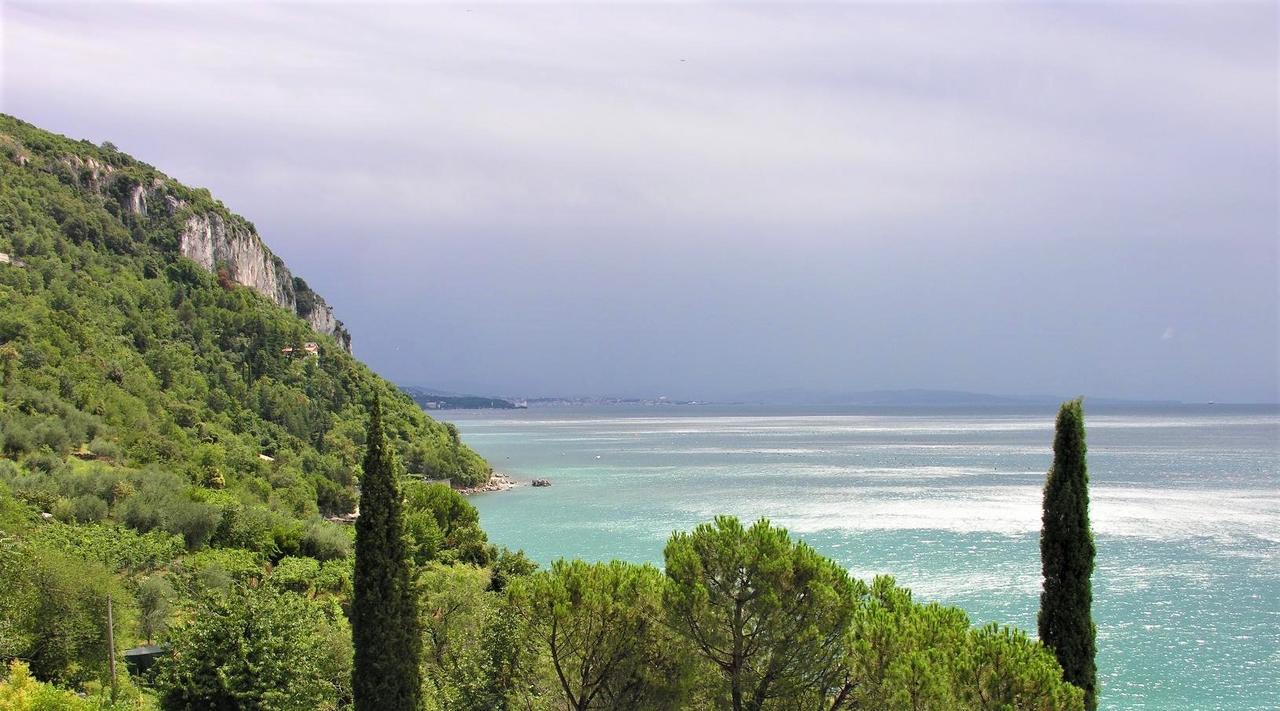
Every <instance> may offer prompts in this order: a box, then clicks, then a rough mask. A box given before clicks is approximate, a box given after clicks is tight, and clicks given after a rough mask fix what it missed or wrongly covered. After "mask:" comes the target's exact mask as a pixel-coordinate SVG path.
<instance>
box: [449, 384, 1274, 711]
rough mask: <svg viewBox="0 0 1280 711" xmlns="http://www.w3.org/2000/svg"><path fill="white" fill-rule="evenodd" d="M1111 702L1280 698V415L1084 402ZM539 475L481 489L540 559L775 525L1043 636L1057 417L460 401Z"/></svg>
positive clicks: (1203, 703) (639, 548)
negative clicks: (542, 483) (1045, 520)
mask: <svg viewBox="0 0 1280 711" xmlns="http://www.w3.org/2000/svg"><path fill="white" fill-rule="evenodd" d="M1086 409H1087V412H1086V421H1087V424H1088V436H1089V465H1090V474H1091V477H1092V514H1093V525H1094V533H1095V536H1096V539H1097V545H1098V561H1097V572H1096V573H1095V577H1094V597H1095V603H1094V616H1095V621H1096V622H1097V624H1098V648H1099V652H1098V655H1099V658H1098V664H1099V677H1100V681H1101V683H1102V686H1103V690H1102V707H1103V708H1109V709H1175V708H1177V709H1205V710H1208V709H1233V710H1235V709H1269V710H1274V709H1280V473H1278V472H1280V413H1277V411H1276V409H1275V408H1250V407H1177V408H1149V409H1104V408H1086ZM447 414H448V416H449V419H451V420H453V421H455V422H457V424H458V426H459V428H460V430H461V431H462V433H463V436H464V438H465V439H466V441H467V442H468V443H469V444H470V445H471V446H472V447H474V448H475V449H476V450H478V451H479V452H480V453H481V454H483V455H484V456H485V457H487V458H488V459H489V461H490V462H492V463H493V464H494V466H495V467H497V468H498V469H499V470H501V471H505V472H507V473H510V474H512V475H513V476H515V477H516V478H518V479H522V480H525V481H527V480H528V479H532V478H534V477H545V478H549V479H551V480H552V481H553V483H554V485H553V486H552V487H551V488H549V489H534V488H531V487H528V486H522V487H519V488H516V489H514V490H512V491H508V492H502V493H498V494H486V495H482V496H477V497H474V498H473V499H472V501H473V503H475V504H476V506H477V508H479V510H480V513H481V518H482V523H483V525H484V527H485V529H486V530H487V531H488V532H489V536H490V538H491V539H493V540H495V541H497V542H499V543H502V544H505V545H508V546H511V547H512V548H523V549H524V550H525V551H526V552H527V553H529V555H530V556H532V557H533V558H534V559H535V560H538V561H539V562H542V563H546V562H549V561H551V560H554V559H556V558H559V557H579V558H585V559H589V560H607V559H610V558H620V559H623V560H629V561H636V562H644V561H649V562H654V563H659V564H660V563H661V560H662V547H663V544H664V543H665V541H666V538H667V536H669V535H670V533H671V532H672V531H673V530H675V529H688V528H690V527H692V526H693V525H695V524H697V523H699V522H702V521H706V520H709V519H710V518H711V517H712V516H714V515H716V514H720V513H728V514H734V515H737V516H739V517H741V518H743V519H744V520H753V519H756V518H759V517H761V516H767V517H769V518H770V519H772V520H773V521H774V522H775V523H778V524H781V525H783V526H786V527H787V528H789V529H790V530H791V531H792V532H793V533H795V534H797V535H799V536H801V537H803V538H804V539H805V540H806V541H808V542H809V543H810V544H811V545H813V546H814V547H815V548H817V549H818V550H819V551H820V552H822V553H823V554H825V555H827V556H829V557H831V558H833V559H835V560H837V561H839V562H840V563H842V564H844V565H845V566H847V567H848V568H849V570H850V571H851V572H852V573H853V574H854V575H856V576H858V577H862V578H870V577H871V576H873V575H876V574H879V573H889V574H892V575H894V576H896V577H897V579H898V581H899V582H900V583H902V584H904V585H906V586H908V587H910V588H911V589H912V590H914V591H915V592H916V594H917V596H918V597H920V598H923V599H929V600H938V601H941V602H944V603H947V604H953V605H958V606H960V607H962V608H964V609H965V610H967V611H968V612H969V615H970V616H971V618H972V619H973V620H974V622H975V623H981V622H986V621H1001V622H1008V623H1011V624H1014V625H1016V626H1018V627H1021V628H1023V629H1025V630H1028V631H1031V632H1034V630H1035V614H1036V609H1037V607H1038V605H1039V597H1038V596H1039V590H1040V567H1039V565H1040V563H1039V547H1038V533H1039V526H1040V521H1039V515H1040V487H1041V485H1042V483H1043V481H1044V473H1045V471H1046V470H1047V468H1048V466H1049V463H1050V461H1051V460H1052V452H1051V450H1050V447H1051V442H1052V428H1053V416H1054V414H1055V412H1054V410H1053V409H1052V408H1044V409H1035V410H1032V409H1021V410H1012V409H1011V410H993V409H982V410H968V411H966V410H960V409H947V410H921V409H914V410H900V411H892V410H885V409H878V410H867V411H857V410H843V411H836V410H822V409H813V410H808V411H791V410H781V409H776V408H774V409H770V408H760V407H654V408H642V409H626V408H555V409H535V410H528V411H486V412H450V413H447Z"/></svg>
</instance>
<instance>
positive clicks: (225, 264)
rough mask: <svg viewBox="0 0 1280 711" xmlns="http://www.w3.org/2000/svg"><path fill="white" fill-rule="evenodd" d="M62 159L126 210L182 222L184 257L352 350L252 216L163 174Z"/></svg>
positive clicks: (69, 169) (333, 320)
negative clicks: (205, 199) (186, 195)
mask: <svg viewBox="0 0 1280 711" xmlns="http://www.w3.org/2000/svg"><path fill="white" fill-rule="evenodd" d="M61 162H62V164H63V166H64V167H65V168H66V170H67V173H68V174H69V175H72V176H75V179H76V180H77V181H78V182H79V183H80V185H81V187H82V188H84V189H86V190H88V191H91V192H95V193H98V194H101V195H103V196H110V197H112V198H114V199H115V200H116V201H117V202H118V204H119V206H120V210H121V211H123V212H125V213H128V214H132V215H137V216H139V217H141V218H144V219H145V218H152V219H162V218H171V219H174V220H176V221H178V224H179V228H180V229H179V233H178V252H179V253H180V254H181V255H182V256H184V257H186V258H188V259H190V260H192V261H194V262H195V263H196V264H199V265H200V266H201V267H203V268H204V269H206V270H208V271H210V272H217V273H220V274H225V276H226V277H227V278H229V279H230V280H231V281H233V282H235V283H236V284H240V285H242V286H247V287H249V288H251V289H254V290H255V291H257V292H259V293H260V294H262V295H263V296H266V297H267V298H268V299H271V300H272V301H274V302H275V303H276V304H277V305H279V306H282V307H284V308H286V309H289V310H290V311H292V312H294V313H295V314H297V315H298V316H299V317H300V318H302V319H303V320H305V321H306V322H307V323H309V324H311V327H312V328H313V329H315V331H316V332H317V333H324V334H327V335H330V336H333V337H334V339H335V340H337V341H338V343H339V344H340V345H341V346H342V347H343V349H345V350H346V351H348V352H350V350H351V334H350V333H348V332H347V329H346V328H344V327H343V325H342V322H341V321H339V320H338V319H337V317H336V316H334V314H333V309H332V308H330V307H329V305H328V304H327V303H325V301H324V299H323V298H321V296H320V295H319V294H317V293H315V292H314V291H311V289H310V287H308V286H307V283H306V282H305V281H303V280H302V279H299V278H296V277H294V276H293V274H292V273H290V271H289V268H288V267H286V266H285V264H284V262H283V261H282V260H281V259H280V258H279V257H277V256H276V255H274V254H272V252H271V250H270V249H268V248H267V245H266V244H265V243H264V242H263V241H262V238H261V237H260V236H259V235H258V233H257V230H256V229H254V227H253V225H252V224H251V223H249V222H248V221H247V220H244V219H242V218H240V217H237V216H235V215H232V214H230V213H226V214H223V212H222V211H221V210H220V209H214V208H207V207H206V208H197V207H194V206H192V205H190V204H189V203H187V202H186V201H184V200H182V199H179V198H177V197H175V196H174V195H172V194H171V191H170V190H168V189H167V188H168V187H169V183H170V182H171V181H169V180H168V179H166V178H163V177H155V178H153V179H150V181H149V182H146V183H145V184H143V183H141V182H138V181H136V180H134V179H132V178H130V177H129V176H127V175H122V174H120V173H119V171H117V170H116V169H115V168H114V167H113V166H111V165H107V164H104V163H102V162H100V161H97V160H94V159H93V158H81V157H79V156H74V155H72V156H66V157H65V158H63V159H62V160H61Z"/></svg>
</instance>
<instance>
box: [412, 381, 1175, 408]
mask: <svg viewBox="0 0 1280 711" xmlns="http://www.w3.org/2000/svg"><path fill="white" fill-rule="evenodd" d="M400 389H401V390H403V391H404V392H405V393H407V394H408V395H409V396H410V397H411V398H413V399H414V401H416V402H417V403H418V404H419V405H421V406H422V407H424V408H426V409H428V410H455V409H465V410H476V409H501V410H510V409H517V408H525V407H535V408H541V407H564V406H573V405H593V406H627V405H715V404H720V405H728V404H749V405H792V406H802V405H816V406H828V407H831V406H849V407H1017V406H1041V405H1057V404H1058V403H1061V402H1063V401H1065V400H1069V399H1071V398H1072V397H1074V396H1073V395H992V394H990V393H976V392H968V391H964V390H928V389H922V388H908V389H902V390H859V391H852V392H826V391H819V390H807V389H803V388H784V389H776V390H758V391H753V392H748V393H743V394H741V395H738V396H736V397H731V398H723V399H716V400H697V401H694V400H677V399H670V398H666V397H656V398H643V397H612V396H595V397H583V396H575V397H529V398H523V397H521V398H515V397H489V396H481V395H468V394H463V393H458V392H450V391H447V390H437V389H434V388H427V387H420V386H407V385H406V386H401V388H400ZM1085 399H1086V400H1087V401H1088V402H1089V404H1091V405H1103V406H1161V405H1180V404H1183V403H1182V402H1181V401H1178V400H1125V399H1121V398H1105V397H1086V398H1085Z"/></svg>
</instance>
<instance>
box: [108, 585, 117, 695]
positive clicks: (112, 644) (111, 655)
mask: <svg viewBox="0 0 1280 711" xmlns="http://www.w3.org/2000/svg"><path fill="white" fill-rule="evenodd" d="M107 657H108V659H109V660H110V662H111V703H115V701H116V623H115V619H114V618H113V617H112V616H111V593H107Z"/></svg>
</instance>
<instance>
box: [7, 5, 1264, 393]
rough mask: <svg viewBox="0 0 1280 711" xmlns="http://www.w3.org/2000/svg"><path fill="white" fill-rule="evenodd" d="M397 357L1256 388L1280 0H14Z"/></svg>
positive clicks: (1125, 386)
mask: <svg viewBox="0 0 1280 711" xmlns="http://www.w3.org/2000/svg"><path fill="white" fill-rule="evenodd" d="M0 25H2V26H3V30H2V31H0V41H2V43H3V44H2V46H0V110H2V111H3V112H5V113H9V114H13V115H16V116H18V117H19V118H22V119H24V120H27V121H30V122H33V123H35V124H37V125H39V126H41V127H44V128H47V129H50V130H53V131H56V132H59V133H64V134H67V135H70V136H72V137H75V138H88V139H89V140H91V141H94V142H100V141H104V140H110V141H112V142H113V143H115V144H116V145H117V146H119V147H120V148H121V149H122V150H124V151H126V152H128V153H131V154H133V155H134V156H136V157H138V158H140V159H141V160H144V161H146V162H148V163H151V164H153V165H155V166H156V167H158V168H159V169H160V170H162V171H164V172H165V173H167V174H169V175H171V176H173V177H175V178H177V179H179V180H181V181H183V182H185V183H187V184H190V185H196V186H203V187H207V188H209V189H210V190H211V191H212V192H213V193H214V195H215V196H217V197H219V198H220V199H221V200H222V201H223V202H224V203H226V204H227V206H228V207H230V208H231V209H232V210H234V211H236V212H238V213H240V214H243V215H245V216H246V217H248V218H249V219H250V220H252V221H253V222H254V223H255V224H256V225H257V227H258V229H259V231H260V232H261V234H262V235H263V237H264V239H265V240H266V241H267V243H268V245H269V246H270V247H271V248H272V249H273V250H274V251H275V252H276V253H278V254H279V255H281V256H282V257H283V258H284V259H285V261H286V262H287V263H288V264H289V266H290V268H291V269H292V270H293V271H294V272H295V274H298V275H300V276H303V277H304V278H305V279H306V280H307V281H308V282H309V283H310V284H311V285H312V286H313V288H315V289H316V290H317V291H318V292H320V293H321V294H322V295H323V296H324V297H325V298H326V299H327V300H328V301H329V302H330V304H332V305H333V306H334V308H335V310H336V312H337V314H338V316H339V318H341V319H342V320H343V321H345V322H346V324H347V326H348V327H349V329H350V330H351V332H352V334H353V337H354V349H355V352H356V354H357V355H358V356H359V357H360V358H362V359H363V360H365V361H366V362H368V363H369V364H370V365H371V366H373V367H374V368H375V369H376V370H377V371H378V372H379V373H381V374H382V375H384V376H386V377H388V378H391V379H393V380H395V381H396V382H400V383H402V384H418V385H426V386H432V387H437V388H443V389H448V390H455V391H464V392H479V393H484V394H505V395H524V396H538V395H544V396H545V395H604V394H612V395H624V396H659V395H666V396H670V397H679V398H734V397H737V396H739V395H740V394H742V393H750V392H755V391H761V390H774V389H787V388H803V389H809V390H815V391H822V392H841V391H857V390H872V389H896V388H938V389H957V390H972V391H979V392H990V393H998V394H1011V395H1013V394H1032V393H1034V394H1062V395H1075V394H1086V395H1094V396H1105V397H1116V398H1139V399H1180V400H1186V401H1208V400H1215V401H1219V402H1230V401H1234V402H1258V401H1270V402H1275V401H1277V400H1280V308H1278V306H1277V305H1278V303H1280V260H1278V257H1277V252H1278V241H1280V237H1278V234H1280V225H1278V219H1280V217H1278V216H1280V197H1278V195H1280V140H1278V137H1277V133H1278V128H1277V126H1278V111H1277V86H1278V85H1280V77H1278V76H1277V74H1278V71H1277V66H1278V60H1277V56H1278V55H1277V26H1278V25H1280V22H1278V12H1277V3H1275V2H1257V3H1244V2H1227V3H1208V2H1195V1H1191V2H1177V3H1158V2H1123V3H1116V4H1107V3H1093V2H1069V3H1055V4H1042V3H1004V2H1001V3H996V2H984V3H974V2H945V3H940V2H939V3H921V2H915V3H900V4H867V3H851V4H836V3H825V4H814V5H796V4H767V3H765V4H735V5H732V6H728V5H689V4H672V3H665V4H657V3H646V4H630V5H623V4H612V3H610V4H593V5H574V4H541V3H524V4H516V5H501V4H487V3H448V4H425V3H404V2H402V3H391V4H369V3H346V4H336V3H317V2H312V3H299V2H291V3H276V4H263V3H218V4H215V3H203V2H186V3H170V2H148V3H111V2H105V3H83V4H76V3H64V2H57V1H54V2H21V1H15V0H0Z"/></svg>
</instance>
